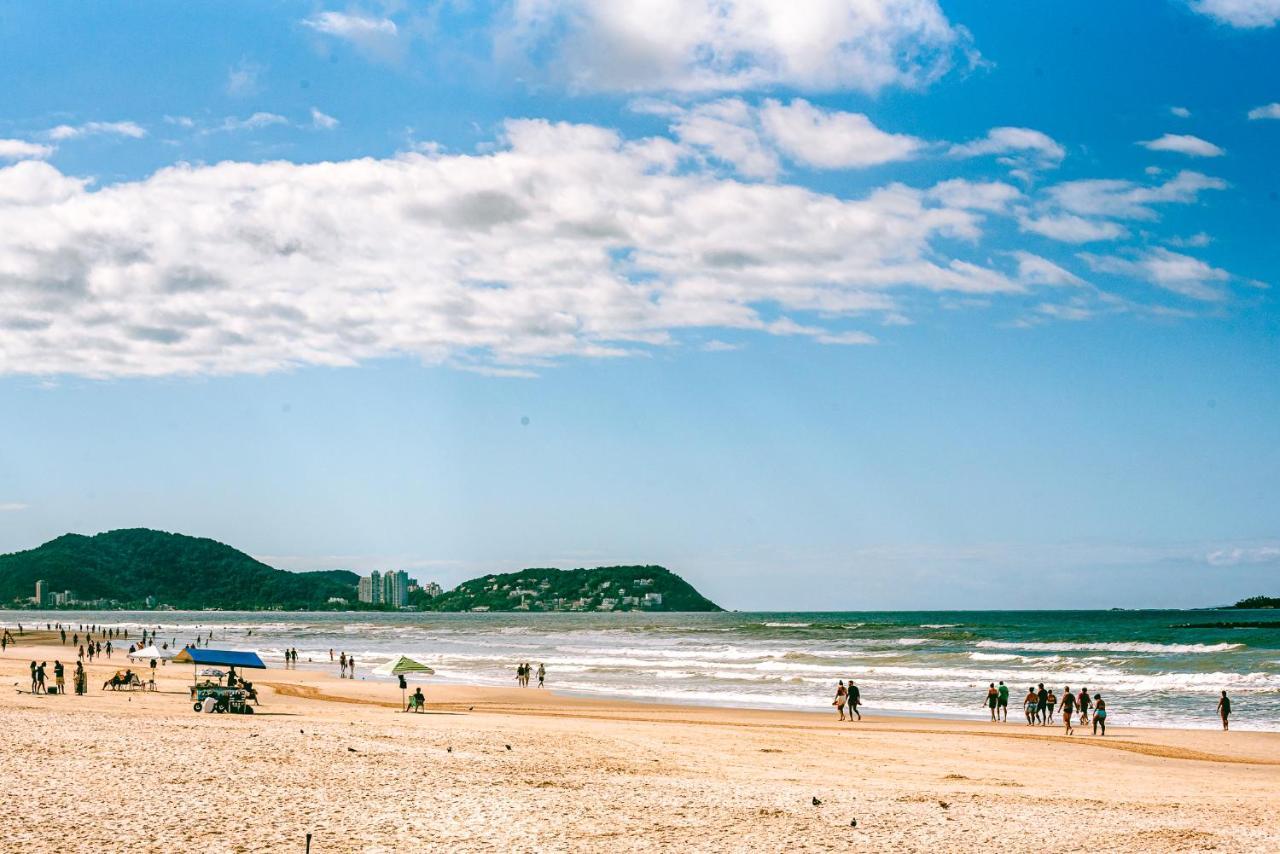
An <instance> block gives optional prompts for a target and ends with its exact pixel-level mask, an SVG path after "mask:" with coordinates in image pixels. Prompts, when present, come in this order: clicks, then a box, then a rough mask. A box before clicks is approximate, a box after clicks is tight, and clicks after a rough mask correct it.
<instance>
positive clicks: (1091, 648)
mask: <svg viewBox="0 0 1280 854" xmlns="http://www.w3.org/2000/svg"><path fill="white" fill-rule="evenodd" d="M974 646H976V647H978V648H979V649H1021V650H1028V651H1037V650H1040V651H1044V652H1147V653H1156V654H1166V655H1191V654H1195V653H1210V652H1231V651H1232V650H1236V649H1244V647H1245V645H1244V644H1242V643H1128V642H1121V643H1108V642H1105V641H1096V642H1092V643H1068V642H1062V643H1060V642H1057V641H993V640H984V641H978V642H977V643H976V644H974Z"/></svg>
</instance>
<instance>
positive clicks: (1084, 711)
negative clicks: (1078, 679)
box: [1076, 688, 1091, 724]
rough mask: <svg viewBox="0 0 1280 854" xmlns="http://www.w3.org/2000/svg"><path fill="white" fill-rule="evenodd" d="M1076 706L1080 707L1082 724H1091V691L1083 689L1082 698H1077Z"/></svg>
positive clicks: (1081, 691)
mask: <svg viewBox="0 0 1280 854" xmlns="http://www.w3.org/2000/svg"><path fill="white" fill-rule="evenodd" d="M1076 705H1078V706H1079V707H1080V723H1082V724H1087V723H1088V722H1089V706H1090V705H1091V702H1090V700H1089V689H1088V688H1081V689H1080V696H1079V697H1077V698H1076Z"/></svg>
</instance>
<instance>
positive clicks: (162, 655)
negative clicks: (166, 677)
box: [129, 644, 178, 661]
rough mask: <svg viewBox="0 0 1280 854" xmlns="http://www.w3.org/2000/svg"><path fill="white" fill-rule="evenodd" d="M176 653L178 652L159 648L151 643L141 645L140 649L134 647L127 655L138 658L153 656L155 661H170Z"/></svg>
mask: <svg viewBox="0 0 1280 854" xmlns="http://www.w3.org/2000/svg"><path fill="white" fill-rule="evenodd" d="M177 654H178V653H176V652H174V651H173V650H168V649H160V648H159V647H157V646H155V645H154V644H153V645H151V646H147V647H143V648H142V649H135V650H134V651H133V652H131V653H129V657H130V658H136V659H139V660H144V659H150V658H154V659H155V660H156V661H172V660H173V657H174V656H175V655H177Z"/></svg>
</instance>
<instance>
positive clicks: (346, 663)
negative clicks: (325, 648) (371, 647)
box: [294, 650, 356, 679]
mask: <svg viewBox="0 0 1280 854" xmlns="http://www.w3.org/2000/svg"><path fill="white" fill-rule="evenodd" d="M329 660H330V661H333V650H329ZM294 661H295V662H296V661H297V659H296V658H295V659H294ZM338 678H339V679H355V678H356V657H355V656H354V655H347V654H346V652H343V653H342V655H341V656H339V657H338Z"/></svg>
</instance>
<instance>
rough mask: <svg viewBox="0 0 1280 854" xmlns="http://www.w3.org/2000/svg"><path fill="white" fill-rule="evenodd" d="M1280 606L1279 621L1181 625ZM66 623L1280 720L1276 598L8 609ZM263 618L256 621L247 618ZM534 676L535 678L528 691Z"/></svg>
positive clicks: (946, 703)
mask: <svg viewBox="0 0 1280 854" xmlns="http://www.w3.org/2000/svg"><path fill="white" fill-rule="evenodd" d="M1268 619H1273V620H1275V621H1276V623H1277V627H1278V628H1258V629H1251V628H1240V629H1225V628H1205V629H1191V628H1179V627H1178V626H1179V625H1180V624H1186V623H1211V622H1218V621H1224V622H1225V621H1232V622H1234V621H1257V620H1268ZM57 621H62V622H64V623H72V624H75V625H79V624H80V623H100V624H103V625H124V626H128V627H129V628H130V629H131V632H130V635H131V636H133V635H134V633H135V631H136V630H140V629H141V628H142V627H143V626H149V627H155V626H159V627H160V633H161V637H162V638H166V637H167V638H176V639H177V641H178V644H179V645H182V644H183V643H185V642H188V641H189V640H191V639H192V638H193V637H194V636H195V634H196V633H197V632H200V633H203V632H207V631H209V630H212V631H213V632H214V643H213V646H215V647H216V646H226V647H230V648H237V649H254V650H257V651H258V652H259V653H260V654H261V655H262V656H263V658H264V659H266V660H268V661H269V662H270V661H283V653H284V650H285V649H286V648H289V647H296V648H297V650H298V654H299V658H300V660H301V666H302V667H308V666H313V667H326V668H328V667H332V668H333V669H334V670H336V667H337V665H336V664H335V665H332V666H331V665H329V663H328V662H329V650H330V649H332V650H334V654H335V655H336V654H337V653H340V652H346V653H348V654H351V655H354V656H355V657H356V660H357V662H358V665H359V675H360V676H361V677H362V678H369V679H375V678H378V677H375V676H373V675H372V674H371V673H370V671H371V670H372V668H373V667H375V666H377V665H378V664H381V663H383V662H385V661H387V660H388V659H390V658H392V657H394V656H398V655H402V654H403V655H408V656H411V657H413V658H416V659H418V660H420V661H423V662H426V663H427V664H430V665H431V666H432V667H433V668H435V670H436V675H435V676H434V677H430V680H428V684H429V682H430V681H431V680H438V681H445V682H459V683H468V684H475V685H504V686H505V685H514V684H515V681H514V677H515V667H516V665H517V663H519V662H523V661H528V662H531V663H532V664H533V665H534V666H535V667H536V666H537V665H538V664H539V663H543V664H545V666H546V668H547V684H548V687H551V688H554V689H556V690H559V691H564V692H569V693H574V694H582V695H594V696H610V697H621V698H627V699H632V700H639V701H650V702H667V703H683V704H696V705H712V706H743V707H751V708H761V709H792V710H809V711H815V712H831V711H832V710H831V706H830V702H831V698H832V696H833V695H834V693H835V685H836V680H837V679H845V680H849V679H852V680H854V681H855V682H856V683H857V685H858V687H859V688H860V690H861V693H862V698H863V701H864V704H865V705H864V707H863V711H864V712H865V713H869V714H897V715H935V716H938V715H940V716H951V717H956V718H970V719H975V720H980V719H984V718H986V717H987V716H988V713H987V712H986V710H985V709H984V708H983V707H982V704H983V701H984V700H985V696H986V688H987V684H988V683H990V682H994V681H997V680H1003V681H1004V682H1005V683H1006V684H1008V685H1009V686H1010V689H1011V695H1012V700H1011V706H1012V707H1013V708H1012V709H1011V712H1010V718H1011V719H1014V720H1019V721H1021V720H1023V718H1022V709H1021V700H1020V698H1021V697H1022V696H1023V695H1024V694H1025V693H1026V689H1027V687H1028V686H1030V685H1034V684H1037V683H1040V682H1044V683H1045V684H1046V686H1051V687H1054V688H1055V689H1056V690H1057V691H1058V692H1059V693H1061V692H1062V689H1063V687H1064V686H1067V685H1069V686H1071V688H1072V689H1073V690H1074V691H1079V690H1080V688H1082V687H1088V688H1089V689H1090V691H1091V692H1100V693H1102V694H1103V695H1104V696H1105V697H1106V699H1107V707H1108V712H1109V721H1110V722H1111V723H1112V724H1113V725H1115V726H1125V725H1129V726H1170V727H1216V726H1218V725H1219V724H1218V722H1217V718H1216V717H1215V713H1214V708H1215V705H1216V703H1217V698H1218V692H1219V691H1222V690H1226V691H1227V692H1228V694H1229V695H1230V696H1231V698H1232V702H1233V715H1232V727H1233V728H1239V729H1263V730H1280V614H1277V613H1275V612H1267V611H1236V610H1232V611H936V612H933V611H930V612H925V611H875V612H872V611H868V612H857V611H850V612H840V613H832V612H824V613H716V614H642V613H628V614H595V613H584V614H576V613H567V614H431V613H398V614H383V613H332V612H323V613H299V612H265V613H264V612H254V613H237V612H222V611H217V612H180V611H179V612H127V611H107V612H88V611H71V612H68V611H64V612H51V611H48V612H37V611H9V612H4V611H0V625H4V626H8V627H12V626H13V625H14V624H15V623H17V622H22V623H23V624H24V625H28V626H34V625H36V624H41V625H42V624H44V623H46V622H57ZM250 631H252V634H251V635H250V634H249V632H250ZM530 690H533V689H530Z"/></svg>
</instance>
